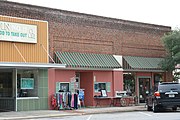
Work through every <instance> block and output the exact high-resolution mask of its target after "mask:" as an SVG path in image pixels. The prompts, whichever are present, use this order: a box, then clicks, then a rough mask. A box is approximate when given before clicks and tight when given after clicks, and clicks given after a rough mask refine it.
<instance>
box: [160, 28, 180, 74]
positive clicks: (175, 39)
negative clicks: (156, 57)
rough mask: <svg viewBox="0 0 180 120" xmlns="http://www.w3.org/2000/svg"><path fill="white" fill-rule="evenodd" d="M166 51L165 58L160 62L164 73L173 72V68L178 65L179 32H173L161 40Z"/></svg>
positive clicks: (179, 51)
mask: <svg viewBox="0 0 180 120" xmlns="http://www.w3.org/2000/svg"><path fill="white" fill-rule="evenodd" d="M162 40H163V42H164V46H165V48H166V50H167V56H166V57H165V59H164V60H163V61H162V62H161V68H162V69H163V70H164V71H174V70H175V66H176V65H177V64H180V30H174V31H172V32H170V33H168V34H166V35H164V37H163V38H162Z"/></svg>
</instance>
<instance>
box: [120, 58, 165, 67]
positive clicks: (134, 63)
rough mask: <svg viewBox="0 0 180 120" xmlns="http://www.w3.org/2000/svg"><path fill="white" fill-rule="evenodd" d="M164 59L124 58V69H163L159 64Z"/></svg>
mask: <svg viewBox="0 0 180 120" xmlns="http://www.w3.org/2000/svg"><path fill="white" fill-rule="evenodd" d="M162 60H163V58H148V57H135V56H123V68H124V69H151V70H153V69H159V70H160V69H161V68H160V66H159V63H160V62H161V61H162Z"/></svg>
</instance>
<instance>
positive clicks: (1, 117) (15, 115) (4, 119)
mask: <svg viewBox="0 0 180 120" xmlns="http://www.w3.org/2000/svg"><path fill="white" fill-rule="evenodd" d="M143 110H146V108H145V107H144V106H128V107H105V108H81V109H78V110H37V111H22V112H0V120H15V119H30V118H32V119H35V118H48V117H62V116H74V115H86V114H100V113H114V112H130V111H143Z"/></svg>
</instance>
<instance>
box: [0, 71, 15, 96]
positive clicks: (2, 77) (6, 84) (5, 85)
mask: <svg viewBox="0 0 180 120" xmlns="http://www.w3.org/2000/svg"><path fill="white" fill-rule="evenodd" d="M12 93H13V88H12V72H10V71H7V72H5V71H3V72H2V71H0V97H12Z"/></svg>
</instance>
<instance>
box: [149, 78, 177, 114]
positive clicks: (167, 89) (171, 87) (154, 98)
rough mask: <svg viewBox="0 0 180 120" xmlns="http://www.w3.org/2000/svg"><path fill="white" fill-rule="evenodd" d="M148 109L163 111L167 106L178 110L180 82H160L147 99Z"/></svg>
mask: <svg viewBox="0 0 180 120" xmlns="http://www.w3.org/2000/svg"><path fill="white" fill-rule="evenodd" d="M146 104H147V110H148V111H150V110H153V112H158V111H162V110H163V109H165V108H172V110H177V107H180V83H174V82H163V83H159V84H158V86H157V87H156V88H155V91H154V92H153V93H151V94H150V95H148V97H147V99H146Z"/></svg>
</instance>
